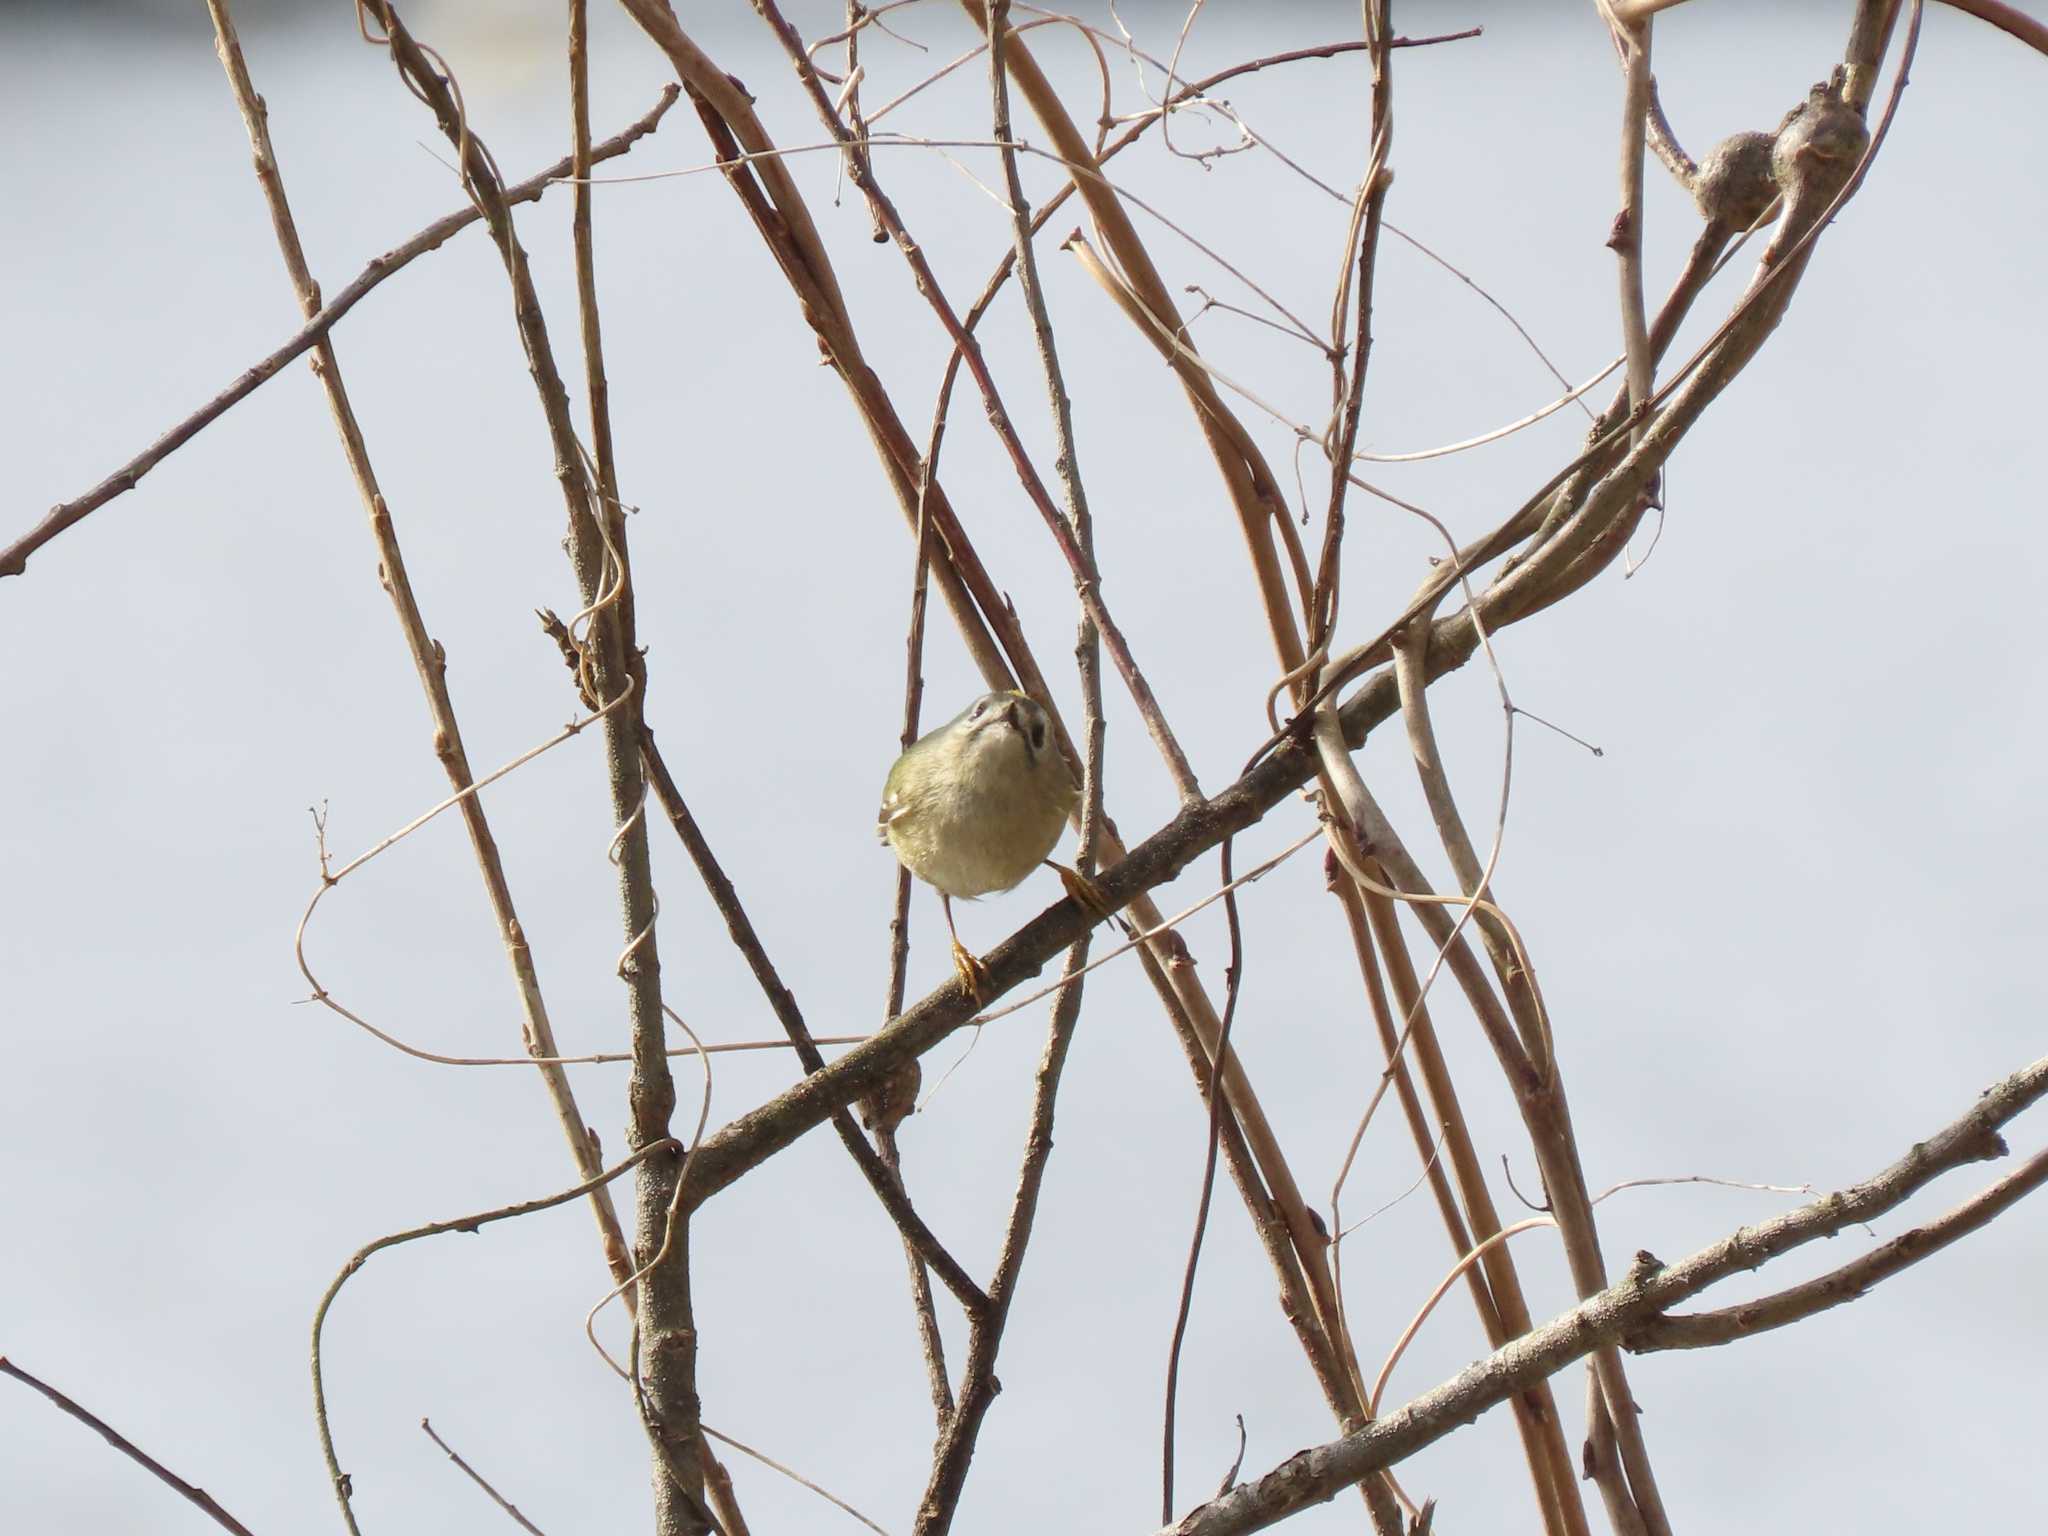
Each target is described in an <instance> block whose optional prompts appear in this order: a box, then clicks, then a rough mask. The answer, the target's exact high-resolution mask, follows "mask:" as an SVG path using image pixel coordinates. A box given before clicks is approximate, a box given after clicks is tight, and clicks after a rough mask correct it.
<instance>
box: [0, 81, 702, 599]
mask: <svg viewBox="0 0 2048 1536" xmlns="http://www.w3.org/2000/svg"><path fill="white" fill-rule="evenodd" d="M681 94H682V93H681V91H680V90H679V89H678V88H677V87H675V86H673V85H670V86H665V87H663V89H662V93H661V100H659V101H658V102H656V103H655V104H654V106H653V107H652V108H651V109H650V110H649V111H647V112H646V113H645V114H644V115H643V116H642V117H641V118H640V119H639V120H638V121H637V122H635V123H634V124H633V125H632V126H631V127H629V128H627V129H626V130H625V131H624V132H623V133H618V134H614V135H613V136H612V137H611V138H609V139H606V140H605V141H604V142H603V143H602V144H599V145H597V146H595V147H594V148H593V149H592V150H591V152H590V158H591V161H592V163H593V164H594V163H596V162H598V161H603V160H615V159H617V158H618V157H619V156H620V155H623V154H625V153H626V151H627V150H629V149H631V148H632V147H633V145H634V144H635V143H636V142H638V141H639V140H640V139H643V138H645V137H646V136H647V135H648V134H650V133H652V132H654V130H655V128H656V126H657V125H658V124H659V123H660V122H661V119H662V115H663V114H664V113H666V112H667V111H668V109H669V108H670V107H672V106H674V105H675V102H676V98H677V97H678V96H679V95H681ZM572 165H573V162H572V160H571V158H570V157H569V156H567V155H564V156H563V157H562V158H561V159H559V160H557V161H556V162H555V163H554V164H553V165H551V166H549V167H548V168H547V169H546V170H544V171H540V172H538V173H536V174H535V175H532V176H529V177H527V178H526V180H524V181H521V182H516V183H514V184H513V185H512V186H509V187H507V188H505V201H506V202H507V203H508V204H512V203H531V202H535V201H537V200H538V199H539V198H540V196H541V194H542V193H544V192H546V191H547V189H548V188H549V187H551V186H553V185H555V184H556V183H557V182H559V181H560V180H561V179H562V178H563V177H564V176H566V175H568V174H569V172H570V170H571V168H572ZM482 217H483V215H482V214H481V213H479V212H478V211H477V210H476V208H475V207H474V206H470V207H465V208H462V209H460V210H459V211H457V212H455V213H451V214H448V215H447V216H446V217H444V218H439V219H436V220H435V221H434V222H433V223H431V224H429V225H428V226H427V227H426V228H425V229H423V230H421V231H420V232H419V233H418V234H416V235H414V236H413V237H412V238H411V239H410V240H407V241H405V242H404V243H402V244H400V245H396V246H393V247H392V248H391V249H390V250H388V251H386V252H385V253H384V254H383V255H382V256H379V257H377V258H376V259H374V260H373V261H371V262H370V263H369V265H368V266H366V267H364V268H363V270H362V271H361V272H360V273H358V274H357V275H356V277H355V279H354V280H353V281H352V282H350V283H349V285H348V286H347V287H345V288H343V289H342V290H341V291H340V292H338V293H336V294H335V296H334V297H333V298H332V299H330V300H328V301H327V303H326V304H325V305H323V306H321V307H320V308H319V309H318V310H317V311H316V312H315V313H314V314H313V315H312V316H311V318H309V319H308V320H307V321H306V323H305V324H304V325H303V326H301V327H300V328H299V329H298V330H297V331H296V332H295V333H294V334H293V335H292V336H291V338H290V339H289V340H287V341H286V342H284V343H283V345H281V346H279V347H277V348H275V349H274V350H272V351H271V352H270V353H269V354H267V355H266V356H264V357H263V358H261V359H259V360H258V361H257V362H255V363H252V364H250V366H249V367H247V368H245V369H243V370H242V372H241V373H240V374H238V375H237V376H236V378H235V381H234V382H233V383H232V384H230V385H228V386H227V388H225V389H223V390H221V391H220V392H219V393H218V394H216V395H215V396H214V397H213V398H212V399H211V400H209V401H207V402H206V404H204V405H202V406H201V407H199V409H198V410H196V411H193V412H192V413H191V414H190V415H188V416H186V417H185V418H184V420H182V421H180V422H178V423H177V425H175V426H173V427H171V428H170V429H169V430H168V431H166V432H164V433H163V434H162V435H161V436H160V437H158V438H157V439H156V441H155V442H153V443H151V444H150V445H149V446H148V447H147V448H145V449H143V450H142V452H140V453H138V454H136V455H135V456H134V457H133V458H131V459H130V460H129V461H128V462H127V463H125V464H123V465H122V466H121V467H120V468H119V469H117V470H115V471H114V472H113V473H112V474H110V475H108V476H107V477H106V478H105V479H104V480H102V481H101V482H100V483H99V484H98V485H96V486H94V487H93V488H92V489H91V490H89V491H87V492H86V493H85V494H84V495H82V496H77V497H74V498H73V499H72V500H70V501H65V502H59V503H58V504H57V505H56V506H54V507H52V508H50V510H49V512H48V513H47V514H45V516H44V517H43V519H42V521H40V522H39V523H37V524H36V525H35V526H34V527H33V528H31V529H30V530H29V531H28V532H27V533H25V534H23V535H22V536H21V537H20V538H18V539H16V540H15V541H14V542H13V543H12V544H9V545H8V546H7V547H6V548H5V549H0V577H4V576H19V575H20V574H21V573H22V571H23V569H24V568H25V567H26V566H27V564H28V558H29V556H30V555H33V554H34V553H35V552H36V551H37V550H39V549H41V548H42V547H43V546H44V545H45V544H47V543H49V542H50V541H51V540H52V539H54V538H56V537H57V535H58V534H60V533H62V532H63V531H64V530H65V529H67V528H69V527H71V526H72V525H73V524H75V523H77V522H80V521H81V520H83V519H84V518H86V517H87V516H89V515H90V514H92V513H93V512H96V511H98V510H99V509H100V508H101V507H103V506H105V505H106V504H107V503H108V502H110V501H112V500H113V499H114V498H115V497H117V496H120V495H122V494H123V493H124V492H127V491H132V490H134V489H135V487H136V485H137V483H138V482H139V481H140V480H141V479H142V477H143V476H144V475H146V474H148V473H149V472H150V471H151V470H152V469H154V468H156V466H157V465H158V464H160V463H162V462H163V461H164V460H165V459H167V458H169V457H170V456H171V455H172V454H173V453H175V452H177V451H178V449H180V448H182V447H184V446H185V444H186V443H188V442H190V441H191V440H192V439H193V438H195V437H197V436H198V435H199V434H200V432H202V431H204V430H205V429H206V428H207V427H209V426H211V425H212V424H213V423H214V422H215V421H217V420H218V419H219V418H220V417H222V416H224V415H225V414H226V413H227V412H228V410H229V409H230V408H231V407H233V406H235V405H237V404H239V403H240V402H241V401H242V400H244V399H246V398H247V397H248V396H250V395H252V394H254V393H255V392H256V389H257V388H258V386H260V385H262V384H264V383H266V382H267V381H269V380H270V379H272V378H275V377H276V376H277V375H278V374H279V373H281V372H282V371H283V370H284V368H285V366H286V365H287V364H289V363H291V362H292V361H293V360H294V359H296V358H298V357H301V356H303V355H304V354H305V353H307V352H309V351H311V350H312V348H313V347H314V346H315V345H316V344H317V343H318V342H319V341H320V339H321V338H322V337H324V336H325V335H326V334H327V333H328V332H329V331H331V330H332V329H334V327H335V325H336V324H337V323H338V322H339V321H340V319H341V317H342V316H343V315H346V314H347V313H348V312H349V311H350V310H351V309H354V308H355V307H356V305H357V304H358V303H360V302H361V301H362V300H363V298H364V297H365V296H366V295H368V294H369V292H370V290H371V289H373V288H375V287H376V286H377V285H378V284H379V283H381V282H383V281H384V279H386V278H387V277H391V276H393V275H395V274H396V273H397V272H399V271H400V270H401V269H403V268H404V267H406V266H407V265H409V264H410V263H411V262H412V261H413V260H415V259H416V258H417V257H420V256H424V255H425V254H426V253H427V252H429V251H432V250H436V249H438V248H439V247H441V246H443V245H445V244H447V243H448V241H449V240H451V239H453V238H454V237H455V236H456V235H457V234H459V233H461V232H462V231H463V230H465V229H467V228H468V227H469V226H470V225H472V224H474V223H476V222H477V221H478V220H479V219H480V218H482Z"/></svg>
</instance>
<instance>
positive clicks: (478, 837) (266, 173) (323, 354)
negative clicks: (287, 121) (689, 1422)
mask: <svg viewBox="0 0 2048 1536" xmlns="http://www.w3.org/2000/svg"><path fill="white" fill-rule="evenodd" d="M208 9H209V10H210V12H211V14H212V17H213V24H214V33H215V39H216V47H217V50H218V52H219V54H220V59H221V65H222V67H223V68H224V69H225V70H226V71H227V76H228V83H229V85H230V87H231V88H232V90H233V92H234V97H235V104H236V106H237V107H238V108H239V109H240V110H241V114H242V121H243V124H244V126H245V127H246V129H247V130H248V134H249V145H250V150H251V153H252V155H253V157H254V161H255V169H256V177H257V180H258V182H259V183H260V184H261V186H262V189H263V196H264V200H265V202H266V203H267V204H268V206H269V209H270V220H271V226H272V228H273V230H274V231H275V233H276V236H277V244H278V250H279V251H280V253H281V254H282V255H283V257H284V264H285V270H286V271H287V273H288V274H289V275H290V277H291V281H292V287H293V289H294V291H295V292H296V293H297V295H298V300H299V307H300V309H301V310H302V311H303V312H304V313H305V314H307V315H308V316H309V317H310V316H316V315H319V314H322V313H325V311H323V310H322V309H321V306H320V285H319V283H318V282H317V281H315V279H314V277H313V274H312V270H311V268H310V267H309V266H308V264H307V262H306V253H305V248H304V246H303V244H302V243H301V241H300V239H299V233H298V226H297V224H296V222H295V221H294V220H293V218H292V211H291V204H290V202H289V201H288V200H287V198H286V196H285V190H284V178H283V175H282V173H281V172H280V170H279V169H278V164H277V156H276V152H275V150H274V149H273V148H272V146H271V142H270V124H269V109H268V108H267V107H266V106H265V105H264V102H263V98H262V97H261V96H260V95H258V94H257V92H256V86H255V82H254V81H253V80H252V79H251V78H250V75H249V68H248V63H247V61H246V59H245V58H244V56H243V53H242V45H241V41H240V38H239V37H238V35H237V34H236V31H235V24H234V18H233V16H232V14H231V12H230V10H229V7H228V4H227V0H208ZM536 195H537V194H536ZM332 308H333V306H332V305H330V306H328V309H329V310H332ZM313 371H314V374H315V376H316V377H318V379H319V380H320V385H321V388H322V390H323V391H324V392H325V393H326V396H327V403H328V408H329V410H330V411H331V412H332V414H333V417H334V424H335V428H336V430H337V431H338V432H339V434H340V436H341V447H342V453H343V456H344V457H345V458H346V459H347V461H348V466H349V473H350V476H351V478H352V479H353V480H354V481H355V484H356V490H357V493H358V494H359V495H360V496H361V498H362V503H363V510H364V511H365V513H366V514H367V515H368V517H369V522H370V535H371V538H372V539H373V540H374V541H375V543H376V546H377V565H378V573H379V576H380V578H381V580H382V583H383V586H384V589H385V591H386V593H387V594H388V595H389V596H390V598H391V606H392V611H393V613H394V615H395V617H396V618H397V620H398V626H399V629H400V631H401V633H403V635H404V636H405V643H406V649H407V651H408V652H409V653H410V654H411V656H412V662H413V670H414V672H415V673H416V674H417V675H418V677H419V680H420V687H421V690H422V692H424V693H425V695H426V701H427V710H428V713H429V715H430V716H431V717H432V719H433V722H434V748H435V755H436V756H437V757H438V758H439V759H440V761H441V767H442V770H443V771H444V773H445V774H446V775H447V778H448V782H449V785H450V786H451V788H452V789H453V791H454V793H455V795H456V797H457V799H458V803H459V809H460V814H461V816H462V819H463V826H464V829H465V830H466V831H467V832H468V834H469V839H470V847H471V849H472V851H473V852H474V854H475V856H476V861H477V869H478V872H479V873H480V874H481V875H482V877H483V884H484V894H485V897H486V899H487V900H488V901H489V903H490V906H491V915H492V916H493V918H494V919H495V920H496V922H497V926H498V938H499V942H500V943H502V944H503V945H504V946H505V954H506V958H507V960H508V961H509V962H510V964H511V967H512V975H513V982H514V985H515V986H516V988H517V990H518V993H519V1001H520V1007H521V1011H522V1025H523V1030H522V1033H523V1035H524V1037H525V1045H526V1049H527V1052H528V1054H529V1055H531V1056H536V1057H543V1058H550V1059H549V1060H547V1061H546V1062H545V1064H542V1065H539V1067H538V1070H539V1072H540V1076H541V1083H542V1086H543V1087H544V1088H545V1089H546V1091H547V1094H548V1099H549V1102H550V1103H551V1104H552V1105H553V1106H554V1110H555V1117H556V1119H557V1120H558V1121H559V1122H560V1124H561V1127H562V1131H563V1134H564V1135H565V1136H566V1137H567V1138H568V1141H569V1151H570V1156H571V1157H572V1158H573V1159H574V1161H575V1163H576V1167H577V1170H578V1171H579V1172H580V1173H581V1174H582V1175H583V1176H584V1177H585V1178H586V1179H587V1178H591V1177H594V1176H595V1175H596V1173H597V1172H598V1170H599V1168H600V1167H601V1166H602V1162H601V1159H600V1158H599V1156H598V1153H597V1148H596V1145H595V1139H594V1137H593V1135H592V1133H591V1131H590V1130H589V1128H588V1127H587V1126H586V1125H585V1123H584V1119H583V1112H582V1110H581V1109H580V1108H579V1107H578V1106H577V1103H576V1094H575V1090H574V1089H573V1088H572V1087H571V1086H570V1084H569V1076H568V1074H567V1073H566V1072H565V1071H564V1070H563V1069H562V1067H561V1066H560V1065H559V1064H558V1063H557V1062H555V1061H554V1060H552V1058H555V1057H557V1056H559V1055H560V1049H559V1047H558V1046H557V1045H556V1043H555V1034H554V1026H553V1024H552V1022H551V1021H550V1019H549V1017H548V1011H547V1004H546V1002H545V1001H544V999H543V998H542V995H541V990H540V976H539V972H538V970H537V969H536V967H535V965H534V961H533V952H532V949H531V948H530V947H529V945H528V944H527V941H526V930H525V928H524V926H523V925H522V924H521V923H520V921H519V915H518V911H517V909H516V908H515V906H514V904H513V900H512V888H511V883H510V881H509V879H508V878H507V876H506V873H505V865H504V860H503V859H502V858H501V857H500V855H499V852H498V844H497V839H496V837H495V836H494V834H493V833H492V831H491V826H490V822H489V820H488V819H487V818H486V817H485V815H484V808H483V801H482V799H481V798H480V797H479V796H478V795H476V794H474V793H471V791H472V790H474V788H475V787H476V776H475V773H474V772H473V770H472V769H471V767H470V763H469V754H468V751H467V749H466V748H465V747H464V745H463V739H462V728H461V725H460V723H459V722H458V721H457V719H456V716H455V703H454V700H453V698H452V697H451V696H450V694H449V692H448V679H447V653H446V651H445V650H444V649H443V648H442V647H441V646H440V645H439V644H438V643H437V642H436V641H435V640H434V638H433V637H432V635H430V634H429V633H428V632H427V624H426V618H425V616H424V615H423V614H422V613H421V611H420V606H419V600H418V598H417V597H416V596H415V594H414V592H413V588H412V581H411V578H410V576H409V575H408V573H407V570H406V564H405V555H404V552H403V551H402V550H401V548H400V547H399V542H398V529H397V525H396V522H395V521H394V519H393V518H392V515H391V509H390V506H389V505H388V504H387V503H386V501H385V499H384V495H383V492H382V490H381V488H380V487H379V485H378V483H377V474H376V470H375V468H374V467H373V466H372V465H371V463H370V453H369V447H368V445H367V444H366V443H365V441H364V439H363V432H362V427H361V424H360V423H359V422H358V421H357V419H356V414H355V407H354V406H353V404H352V403H351V402H350V400H349V395H348V390H347V388H346V386H345V385H344V384H343V382H342V377H341V363H340V360H339V358H338V357H337V356H336V354H335V350H334V344H333V342H332V340H331V339H330V338H329V337H328V336H327V335H326V334H325V332H322V333H321V334H320V335H319V336H317V337H316V338H315V339H314V341H313ZM330 883H331V882H330ZM324 889H325V887H324V886H323V890H324ZM302 926H303V925H302ZM591 1211H592V1214H593V1215H594V1216H595V1217H596V1220H597V1227H598V1235H599V1240H600V1242H601V1243H602V1245H603V1249H604V1256H605V1264H606V1267H607V1268H608V1269H609V1270H610V1271H611V1274H612V1278H613V1279H614V1280H618V1279H621V1278H623V1277H624V1276H625V1275H627V1274H630V1273H631V1272H632V1261H631V1259H630V1257H629V1256H628V1255H627V1252H626V1242H625V1234H624V1232H623V1231H622V1230H621V1228H620V1225H619V1215H618V1211H617V1209H616V1208H615V1207H614V1206H613V1204H612V1200H611V1192H610V1191H609V1190H608V1189H606V1188H604V1187H603V1186H599V1187H598V1188H596V1189H594V1190H593V1191H592V1194H591Z"/></svg>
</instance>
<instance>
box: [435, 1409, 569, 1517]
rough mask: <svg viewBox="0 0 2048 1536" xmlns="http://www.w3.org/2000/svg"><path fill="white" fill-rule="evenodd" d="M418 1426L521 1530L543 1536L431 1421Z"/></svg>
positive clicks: (517, 1507) (516, 1506)
mask: <svg viewBox="0 0 2048 1536" xmlns="http://www.w3.org/2000/svg"><path fill="white" fill-rule="evenodd" d="M420 1428H421V1429H423V1430H425V1431H426V1434H427V1438H428V1439H429V1440H431V1441H433V1442H434V1444H436V1445H438V1446H439V1447H441V1452H442V1454H443V1455H445V1456H446V1457H447V1458H448V1459H449V1460H450V1461H452V1462H454V1463H455V1465H456V1466H458V1467H460V1468H461V1469H462V1471H463V1474H464V1475H465V1476H467V1477H468V1478H469V1480H470V1481H471V1482H473V1483H475V1484H476V1485H477V1487H479V1488H481V1489H483V1491H484V1492H485V1493H487V1494H488V1495H490V1499H491V1502H492V1503H493V1504H496V1505H497V1506H498V1508H500V1509H502V1510H504V1511H505V1513H506V1514H508V1515H510V1516H511V1517H512V1518H513V1520H515V1521H517V1522H518V1525H519V1528H520V1529H521V1530H523V1531H531V1532H533V1536H543V1532H542V1531H541V1528H540V1527H539V1526H537V1525H535V1524H534V1523H533V1522H532V1521H531V1520H529V1519H527V1518H526V1516H524V1515H522V1514H521V1513H519V1506H518V1505H516V1504H514V1503H513V1502H512V1501H511V1500H510V1499H508V1498H506V1497H505V1495H503V1494H502V1493H500V1492H498V1490H497V1489H495V1488H493V1487H492V1486H491V1485H490V1483H489V1482H488V1481H487V1480H486V1479H485V1478H484V1476H483V1474H482V1473H480V1472H478V1471H477V1469H476V1468H475V1467H472V1466H471V1465H470V1464H469V1463H468V1462H466V1461H464V1460H463V1459H462V1458H461V1457H460V1456H458V1455H457V1454H456V1452H455V1447H453V1446H452V1445H450V1444H449V1443H448V1442H447V1441H446V1440H443V1439H442V1438H441V1437H440V1435H438V1434H436V1433H435V1431H434V1426H433V1425H432V1424H431V1423H429V1422H428V1421H427V1420H425V1419H421V1420H420Z"/></svg>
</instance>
